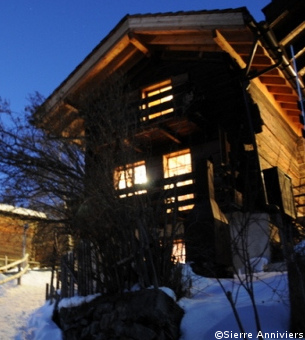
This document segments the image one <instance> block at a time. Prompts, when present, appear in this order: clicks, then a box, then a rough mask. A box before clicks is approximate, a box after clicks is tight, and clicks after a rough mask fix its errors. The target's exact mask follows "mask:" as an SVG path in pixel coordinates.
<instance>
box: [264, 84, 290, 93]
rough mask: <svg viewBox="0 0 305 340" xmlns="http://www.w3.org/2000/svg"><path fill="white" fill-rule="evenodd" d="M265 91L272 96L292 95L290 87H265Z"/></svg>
mask: <svg viewBox="0 0 305 340" xmlns="http://www.w3.org/2000/svg"><path fill="white" fill-rule="evenodd" d="M267 89H268V91H269V92H271V93H273V94H292V93H293V91H292V89H291V88H290V87H288V86H274V85H272V86H269V85H268V86H267Z"/></svg>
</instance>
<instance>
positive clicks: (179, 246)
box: [172, 240, 186, 263]
mask: <svg viewBox="0 0 305 340" xmlns="http://www.w3.org/2000/svg"><path fill="white" fill-rule="evenodd" d="M185 256H186V255H185V243H184V242H183V241H182V240H175V241H174V243H173V251H172V257H173V261H174V262H175V263H177V262H179V263H185Z"/></svg>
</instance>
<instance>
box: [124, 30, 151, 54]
mask: <svg viewBox="0 0 305 340" xmlns="http://www.w3.org/2000/svg"><path fill="white" fill-rule="evenodd" d="M128 38H129V40H130V42H131V43H132V44H133V45H134V46H135V47H136V48H137V49H138V50H139V51H141V52H142V53H143V54H145V55H146V56H147V57H149V56H150V51H149V49H148V48H147V47H146V46H145V45H144V44H143V43H142V42H141V41H140V39H139V37H138V36H137V35H136V34H134V33H133V32H129V33H128Z"/></svg>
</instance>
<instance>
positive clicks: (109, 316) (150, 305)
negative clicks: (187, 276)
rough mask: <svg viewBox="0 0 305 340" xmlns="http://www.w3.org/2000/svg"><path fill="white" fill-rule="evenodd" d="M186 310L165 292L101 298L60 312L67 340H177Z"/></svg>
mask: <svg viewBox="0 0 305 340" xmlns="http://www.w3.org/2000/svg"><path fill="white" fill-rule="evenodd" d="M182 317H183V310H182V309H181V308H180V307H179V306H178V305H177V304H176V302H175V301H174V300H173V299H172V298H170V297H169V296H168V295H166V294H165V293H164V292H163V291H161V290H155V289H149V290H141V291H138V292H132V293H125V294H122V295H119V296H100V297H97V298H96V299H94V300H93V301H91V302H89V303H83V304H82V305H80V306H77V307H70V308H61V309H60V310H59V314H58V318H59V321H58V322H59V326H60V327H61V329H62V331H63V336H64V339H68V340H74V339H75V340H81V339H88V340H89V339H99V340H104V339H105V340H114V339H115V340H119V339H120V340H174V339H179V336H180V322H181V319H182Z"/></svg>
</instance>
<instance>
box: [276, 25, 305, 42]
mask: <svg viewBox="0 0 305 340" xmlns="http://www.w3.org/2000/svg"><path fill="white" fill-rule="evenodd" d="M303 30H305V21H303V22H302V23H301V24H300V25H299V26H297V27H296V28H295V29H294V30H292V31H291V32H290V33H289V34H288V35H286V37H285V38H283V39H282V40H281V41H280V44H281V45H284V46H285V45H287V44H288V43H289V42H291V41H292V40H293V39H294V38H295V37H296V36H297V35H299V34H300V33H301V32H302V31H303Z"/></svg>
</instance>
